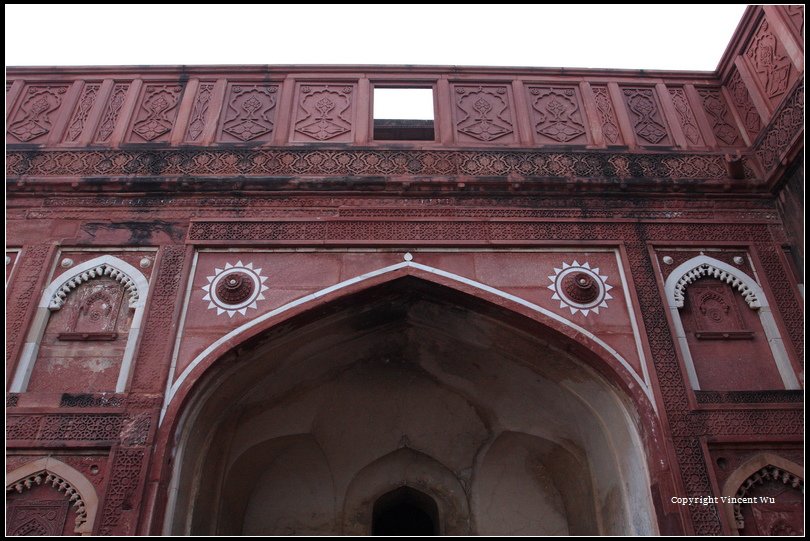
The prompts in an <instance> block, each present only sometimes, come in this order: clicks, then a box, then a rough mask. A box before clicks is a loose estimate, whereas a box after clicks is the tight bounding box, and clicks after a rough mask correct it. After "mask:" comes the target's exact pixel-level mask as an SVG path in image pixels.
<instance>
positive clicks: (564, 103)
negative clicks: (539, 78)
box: [528, 86, 587, 144]
mask: <svg viewBox="0 0 810 541" xmlns="http://www.w3.org/2000/svg"><path fill="white" fill-rule="evenodd" d="M528 91H529V103H531V106H532V111H531V112H532V116H533V117H534V132H535V136H536V137H537V140H538V142H539V143H551V144H554V143H566V144H576V143H581V144H585V143H587V138H586V137H585V124H584V122H583V119H582V113H581V111H582V107H581V105H580V99H579V89H577V88H575V87H545V86H544V87H541V86H530V87H528Z"/></svg>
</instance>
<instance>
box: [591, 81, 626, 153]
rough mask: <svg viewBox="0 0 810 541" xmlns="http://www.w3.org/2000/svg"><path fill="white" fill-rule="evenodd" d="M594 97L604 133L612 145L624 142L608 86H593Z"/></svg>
mask: <svg viewBox="0 0 810 541" xmlns="http://www.w3.org/2000/svg"><path fill="white" fill-rule="evenodd" d="M591 90H593V99H594V102H595V103H596V111H597V112H598V113H599V122H601V124H602V135H604V136H605V139H607V142H608V143H609V144H611V145H620V144H622V142H623V141H622V133H621V131H620V130H619V122H618V120H616V113H615V112H614V111H613V103H612V101H611V99H610V94H609V93H608V89H607V87H606V86H592V87H591Z"/></svg>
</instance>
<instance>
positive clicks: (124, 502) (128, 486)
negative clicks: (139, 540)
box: [98, 448, 146, 535]
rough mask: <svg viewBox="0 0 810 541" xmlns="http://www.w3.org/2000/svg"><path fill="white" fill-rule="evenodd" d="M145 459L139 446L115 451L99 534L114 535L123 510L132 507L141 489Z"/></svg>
mask: <svg viewBox="0 0 810 541" xmlns="http://www.w3.org/2000/svg"><path fill="white" fill-rule="evenodd" d="M145 459H146V451H145V450H144V449H141V448H119V449H118V450H117V451H116V452H115V460H114V462H113V468H112V478H111V479H110V481H109V483H108V484H107V493H106V498H105V500H104V509H103V510H102V513H101V524H100V525H99V530H98V533H99V535H114V534H117V533H119V532H118V531H116V529H117V527H118V525H119V523H120V522H121V515H122V514H123V512H124V511H130V510H132V509H133V508H134V505H135V502H134V501H133V500H134V499H135V497H136V496H137V491H139V490H141V486H140V484H141V483H140V478H141V470H142V469H143V466H144V461H145Z"/></svg>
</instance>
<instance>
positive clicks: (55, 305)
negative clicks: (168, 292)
mask: <svg viewBox="0 0 810 541" xmlns="http://www.w3.org/2000/svg"><path fill="white" fill-rule="evenodd" d="M102 276H108V277H110V278H112V279H113V280H115V281H116V282H118V283H120V284H121V285H122V286H124V291H126V293H127V294H128V295H129V306H130V308H135V305H136V304H137V302H138V299H139V296H140V294H139V292H138V286H137V285H136V284H135V282H134V281H133V280H132V278H130V277H129V276H127V275H126V274H125V273H124V272H123V271H120V270H118V269H116V268H115V267H113V266H111V265H110V264H108V263H102V264H101V265H99V266H97V267H94V268H92V269H89V270H86V271H82V272H79V273H77V274H76V275H75V276H71V277H70V278H68V279H67V280H66V281H65V283H63V284H62V285H61V286H60V287H59V289H57V290H56V291H55V292H54V294H53V297H51V300H50V302H49V303H48V308H49V309H50V310H52V311H53V310H59V309H60V308H62V306H63V305H64V304H65V300H66V299H67V297H68V295H70V292H71V291H73V290H74V289H76V288H77V287H79V286H80V285H81V284H83V283H84V282H87V281H89V280H93V279H96V278H101V277H102Z"/></svg>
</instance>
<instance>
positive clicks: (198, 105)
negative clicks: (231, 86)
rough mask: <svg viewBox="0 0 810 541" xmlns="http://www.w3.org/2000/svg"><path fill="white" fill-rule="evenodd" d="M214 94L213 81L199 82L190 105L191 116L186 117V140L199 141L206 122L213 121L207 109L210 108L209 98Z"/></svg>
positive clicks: (190, 141)
mask: <svg viewBox="0 0 810 541" xmlns="http://www.w3.org/2000/svg"><path fill="white" fill-rule="evenodd" d="M213 95H214V83H211V82H201V83H200V86H199V88H198V89H197V95H196V96H195V97H194V105H192V106H191V116H190V117H189V119H188V128H186V141H187V142H189V143H199V142H201V140H202V134H203V131H205V128H206V126H207V125H208V123H210V122H213V120H212V119H211V118H209V117H210V116H211V115H210V114H209V110H210V109H211V98H213Z"/></svg>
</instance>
